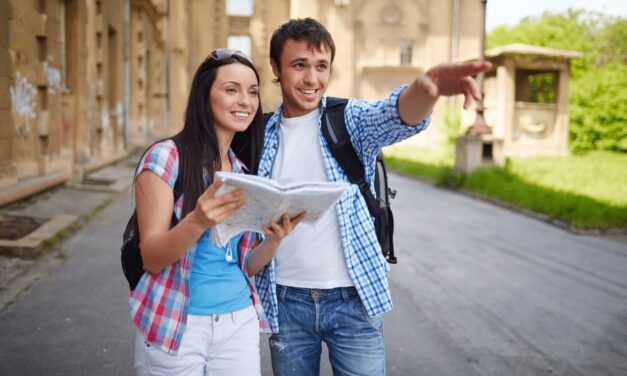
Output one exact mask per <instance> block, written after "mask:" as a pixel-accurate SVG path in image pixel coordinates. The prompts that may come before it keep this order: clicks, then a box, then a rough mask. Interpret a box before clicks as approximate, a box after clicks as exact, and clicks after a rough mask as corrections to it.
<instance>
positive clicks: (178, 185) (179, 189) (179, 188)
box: [171, 135, 183, 227]
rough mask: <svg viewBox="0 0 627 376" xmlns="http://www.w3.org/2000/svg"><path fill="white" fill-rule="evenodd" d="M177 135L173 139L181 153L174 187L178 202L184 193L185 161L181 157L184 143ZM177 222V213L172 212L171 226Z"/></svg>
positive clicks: (179, 153) (175, 197) (175, 199)
mask: <svg viewBox="0 0 627 376" xmlns="http://www.w3.org/2000/svg"><path fill="white" fill-rule="evenodd" d="M177 136H178V135H177ZM177 136H174V137H172V141H174V143H175V144H176V150H177V152H178V155H179V170H178V172H177V173H176V182H175V183H174V188H173V189H172V190H173V191H174V203H175V204H176V201H178V199H179V198H180V197H181V196H182V195H183V174H182V172H183V162H182V158H181V155H182V154H183V144H182V143H181V140H180V139H179V137H177ZM177 223H179V220H178V218H177V217H176V215H175V214H174V213H172V225H171V227H174V226H175V225H176V224H177Z"/></svg>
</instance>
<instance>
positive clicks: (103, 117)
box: [100, 110, 109, 129]
mask: <svg viewBox="0 0 627 376" xmlns="http://www.w3.org/2000/svg"><path fill="white" fill-rule="evenodd" d="M100 126H101V127H102V129H109V111H107V110H102V113H101V114H100Z"/></svg>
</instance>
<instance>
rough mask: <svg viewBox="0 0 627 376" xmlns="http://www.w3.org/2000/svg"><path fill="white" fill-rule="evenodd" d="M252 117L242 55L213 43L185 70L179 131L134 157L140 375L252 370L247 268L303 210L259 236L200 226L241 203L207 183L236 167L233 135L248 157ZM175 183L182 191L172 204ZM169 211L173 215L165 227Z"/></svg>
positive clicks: (256, 114) (254, 333) (269, 252)
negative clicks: (224, 237)
mask: <svg viewBox="0 0 627 376" xmlns="http://www.w3.org/2000/svg"><path fill="white" fill-rule="evenodd" d="M262 122H263V115H262V111H261V106H260V104H259V75H258V73H257V71H256V69H255V67H254V66H253V64H252V62H251V61H250V60H249V59H248V58H247V57H245V56H244V55H243V54H242V53H241V52H238V51H233V50H227V49H218V50H215V51H213V52H212V53H211V54H210V55H209V57H208V58H207V59H206V60H205V61H204V62H203V63H202V64H201V65H200V67H199V68H198V70H197V72H196V74H195V75H194V79H193V82H192V87H191V92H190V96H189V102H188V105H187V111H186V114H185V125H184V128H183V130H182V131H181V132H180V133H179V134H177V135H176V136H174V137H173V139H166V140H164V141H160V142H157V143H155V144H154V145H153V146H151V147H150V148H149V149H148V151H147V152H146V153H145V154H144V156H143V157H142V159H141V161H140V164H139V167H138V169H137V173H136V180H135V200H136V205H137V218H138V224H139V232H140V235H141V236H140V239H141V243H140V249H141V254H142V258H143V262H144V269H146V271H147V273H144V275H143V276H142V278H141V280H140V281H139V283H138V285H137V287H136V288H135V290H133V291H132V292H131V294H130V297H129V307H130V310H131V315H132V318H133V322H134V323H135V325H136V326H137V328H138V329H139V333H138V334H137V338H136V343H135V367H136V369H137V372H138V374H140V375H206V374H211V375H222V374H224V375H259V374H260V360H259V331H260V328H261V329H262V330H263V329H265V328H268V325H267V322H266V321H265V316H264V315H263V311H262V310H261V304H260V302H259V299H258V297H257V295H256V294H255V292H254V289H253V287H252V284H251V283H250V280H249V278H248V276H252V275H254V274H255V273H256V272H257V271H258V270H259V269H260V268H261V267H263V266H264V265H265V264H266V263H267V262H268V261H269V260H270V259H271V258H272V256H273V255H274V253H275V252H276V249H277V247H278V245H279V243H280V241H281V240H282V239H283V237H285V236H286V235H287V234H288V233H289V232H290V231H291V230H292V229H293V228H294V226H296V225H297V224H298V223H299V222H300V220H301V219H302V218H303V215H300V216H297V217H296V218H294V219H293V220H291V221H290V219H289V218H288V217H287V215H285V216H284V218H283V220H282V222H281V224H280V225H279V224H277V223H269V224H268V225H267V226H265V227H264V231H265V232H266V236H265V240H264V241H263V242H261V243H260V244H256V242H255V236H254V234H251V233H244V234H240V235H239V236H237V237H235V238H234V239H231V241H230V242H229V243H228V244H227V246H226V247H224V248H219V247H217V246H215V245H213V244H211V242H210V241H209V232H210V231H211V227H213V226H215V225H216V224H217V223H220V222H222V221H223V220H224V219H226V218H227V217H228V216H229V215H231V214H232V213H233V212H234V211H235V210H237V209H238V208H240V207H241V206H242V205H243V204H244V202H245V201H244V200H245V198H244V197H243V194H242V191H241V190H236V191H231V192H229V193H226V194H224V195H221V196H216V195H215V193H216V190H217V189H218V188H219V187H220V185H221V182H220V181H214V182H212V179H213V175H214V172H215V171H218V170H221V171H232V172H240V173H241V172H242V170H243V168H244V166H242V164H241V162H240V161H239V160H238V159H237V158H236V156H235V154H234V153H233V151H232V150H231V149H230V145H231V142H232V141H233V139H234V137H236V135H237V137H239V138H240V140H238V145H242V144H246V145H247V150H248V151H249V152H250V153H251V155H247V156H246V158H247V160H251V161H256V160H257V159H258V158H257V156H258V155H257V154H258V153H259V151H260V149H261V142H262V139H263V123H262ZM242 140H243V141H245V142H242ZM177 145H179V146H180V148H181V149H183V150H178V148H177ZM179 167H180V169H179ZM249 167H251V169H255V168H256V166H249ZM179 170H180V171H181V176H178V172H179ZM177 181H178V184H177V188H178V187H181V188H180V191H181V192H182V195H181V196H180V197H179V198H178V199H177V200H176V202H175V198H174V195H173V188H174V185H175V182H177ZM177 190H178V189H177ZM173 212H174V214H175V215H176V217H177V219H179V220H180V221H179V222H178V223H177V224H176V225H175V226H174V227H172V228H171V229H170V224H171V219H172V213H173ZM253 246H254V249H252V251H251V248H253ZM249 251H250V252H249Z"/></svg>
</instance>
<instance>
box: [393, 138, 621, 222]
mask: <svg viewBox="0 0 627 376" xmlns="http://www.w3.org/2000/svg"><path fill="white" fill-rule="evenodd" d="M388 154H389V155H390V156H389V157H388ZM430 154H433V153H432V152H429V151H426V150H424V149H419V148H415V147H411V146H397V147H394V148H393V150H392V151H391V152H390V151H388V150H386V164H387V165H388V166H389V168H390V169H393V170H397V171H400V172H404V173H408V174H411V175H414V176H419V177H421V178H424V179H427V180H430V181H432V182H434V183H436V184H439V185H443V186H446V187H449V188H458V187H459V188H461V189H465V190H469V191H473V192H476V193H478V194H480V195H481V196H484V197H487V198H495V199H498V200H501V201H505V202H508V203H512V204H514V205H516V206H519V207H523V208H527V209H530V210H533V211H536V212H540V213H544V214H546V215H548V216H549V217H551V218H554V219H557V220H560V221H563V222H565V223H567V224H570V225H572V226H575V227H579V228H582V229H591V228H598V229H609V228H627V173H626V171H627V154H621V153H612V152H604V151H596V152H591V153H588V154H585V155H573V156H569V157H533V158H512V159H511V160H508V163H507V164H506V165H505V166H503V167H489V168H482V169H478V170H476V171H474V172H473V173H472V174H470V175H467V176H464V175H463V174H459V173H455V172H452V171H451V168H452V158H450V159H446V157H445V156H441V157H440V159H438V158H435V157H434V156H433V155H430ZM425 156H428V157H425Z"/></svg>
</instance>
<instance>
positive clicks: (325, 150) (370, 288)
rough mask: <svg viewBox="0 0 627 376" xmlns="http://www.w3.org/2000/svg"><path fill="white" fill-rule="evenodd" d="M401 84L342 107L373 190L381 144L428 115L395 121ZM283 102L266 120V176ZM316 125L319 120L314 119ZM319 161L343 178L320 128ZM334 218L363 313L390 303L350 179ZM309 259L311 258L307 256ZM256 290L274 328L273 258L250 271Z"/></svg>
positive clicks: (262, 171) (369, 224)
mask: <svg viewBox="0 0 627 376" xmlns="http://www.w3.org/2000/svg"><path fill="white" fill-rule="evenodd" d="M406 86H407V85H403V86H400V87H398V88H396V89H395V90H394V91H393V92H392V94H391V95H390V96H389V97H388V98H386V99H384V100H381V101H366V100H357V99H350V100H349V102H348V105H347V106H346V109H345V110H344V120H345V122H346V128H347V130H348V133H349V134H350V137H351V141H352V143H353V146H354V147H355V151H356V152H357V155H358V156H359V158H360V159H361V161H362V164H363V165H364V166H365V167H366V180H367V181H368V182H369V183H370V189H371V190H372V191H373V193H374V168H375V158H376V156H377V154H379V151H380V150H381V148H382V147H384V146H387V145H392V144H394V143H396V142H399V141H402V140H404V139H406V138H408V137H410V136H413V135H415V134H416V133H418V132H420V131H422V130H423V129H425V128H426V127H427V125H428V124H429V121H430V120H431V116H428V117H426V118H425V119H423V120H422V121H421V122H420V123H419V124H417V125H415V126H413V127H408V126H406V125H404V124H403V122H402V121H401V118H400V115H399V112H398V106H397V104H398V97H399V95H400V94H401V92H402V91H403V90H404V89H405V87H406ZM321 106H322V111H321V113H322V112H324V109H325V108H326V97H323V98H322V102H321ZM282 109H283V107H282V106H281V107H279V109H278V110H277V111H276V112H275V113H274V115H273V116H272V117H271V118H270V119H269V121H268V124H267V126H266V134H265V141H264V148H263V152H262V155H261V162H260V165H259V175H260V176H264V177H268V178H270V177H271V176H272V167H273V166H274V159H275V157H276V154H277V150H278V147H279V142H280V140H279V134H280V132H279V127H280V126H281V125H280V119H281V113H282ZM318 123H319V126H320V120H319V121H318ZM318 135H319V136H318V137H319V138H320V145H321V147H322V155H323V158H324V166H325V170H326V173H327V176H328V177H329V181H332V182H348V181H349V180H348V178H347V177H346V175H345V174H344V171H343V170H342V168H341V167H340V165H339V164H338V163H337V161H336V160H335V158H333V156H332V155H331V152H330V151H329V146H328V144H327V141H326V139H325V138H324V136H323V135H322V132H319V133H318ZM336 212H337V217H338V221H339V224H340V235H341V240H342V244H343V248H344V257H345V259H346V266H347V268H348V273H349V274H350V276H351V279H352V281H353V284H354V285H355V288H356V289H357V292H358V294H359V296H360V298H361V300H362V302H363V303H364V305H365V308H366V311H367V312H368V315H369V316H371V317H372V316H376V315H379V314H382V313H384V312H387V311H389V310H390V309H392V298H391V296H390V291H389V288H388V282H387V271H388V270H389V266H388V264H387V262H386V261H385V259H384V258H383V256H382V255H381V248H380V246H379V243H378V241H377V235H376V234H375V231H374V226H373V223H374V222H373V221H374V220H373V219H372V217H371V216H370V213H369V212H368V207H367V206H366V201H365V200H364V198H363V197H362V195H361V193H360V192H359V187H357V185H354V184H352V185H351V187H350V188H349V189H348V190H347V192H346V193H345V194H344V195H343V196H342V197H341V198H340V200H339V201H338V202H337V204H336ZM312 262H314V261H313V260H312ZM255 283H256V285H257V291H258V293H259V296H260V297H261V302H262V304H263V308H264V310H265V312H266V315H267V317H268V320H269V321H270V326H271V328H272V331H273V332H278V331H279V320H278V303H277V295H276V278H275V264H274V259H273V260H272V261H271V262H270V263H269V264H268V265H267V266H266V267H264V268H263V269H262V270H261V271H260V272H259V273H258V274H257V275H256V277H255Z"/></svg>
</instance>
